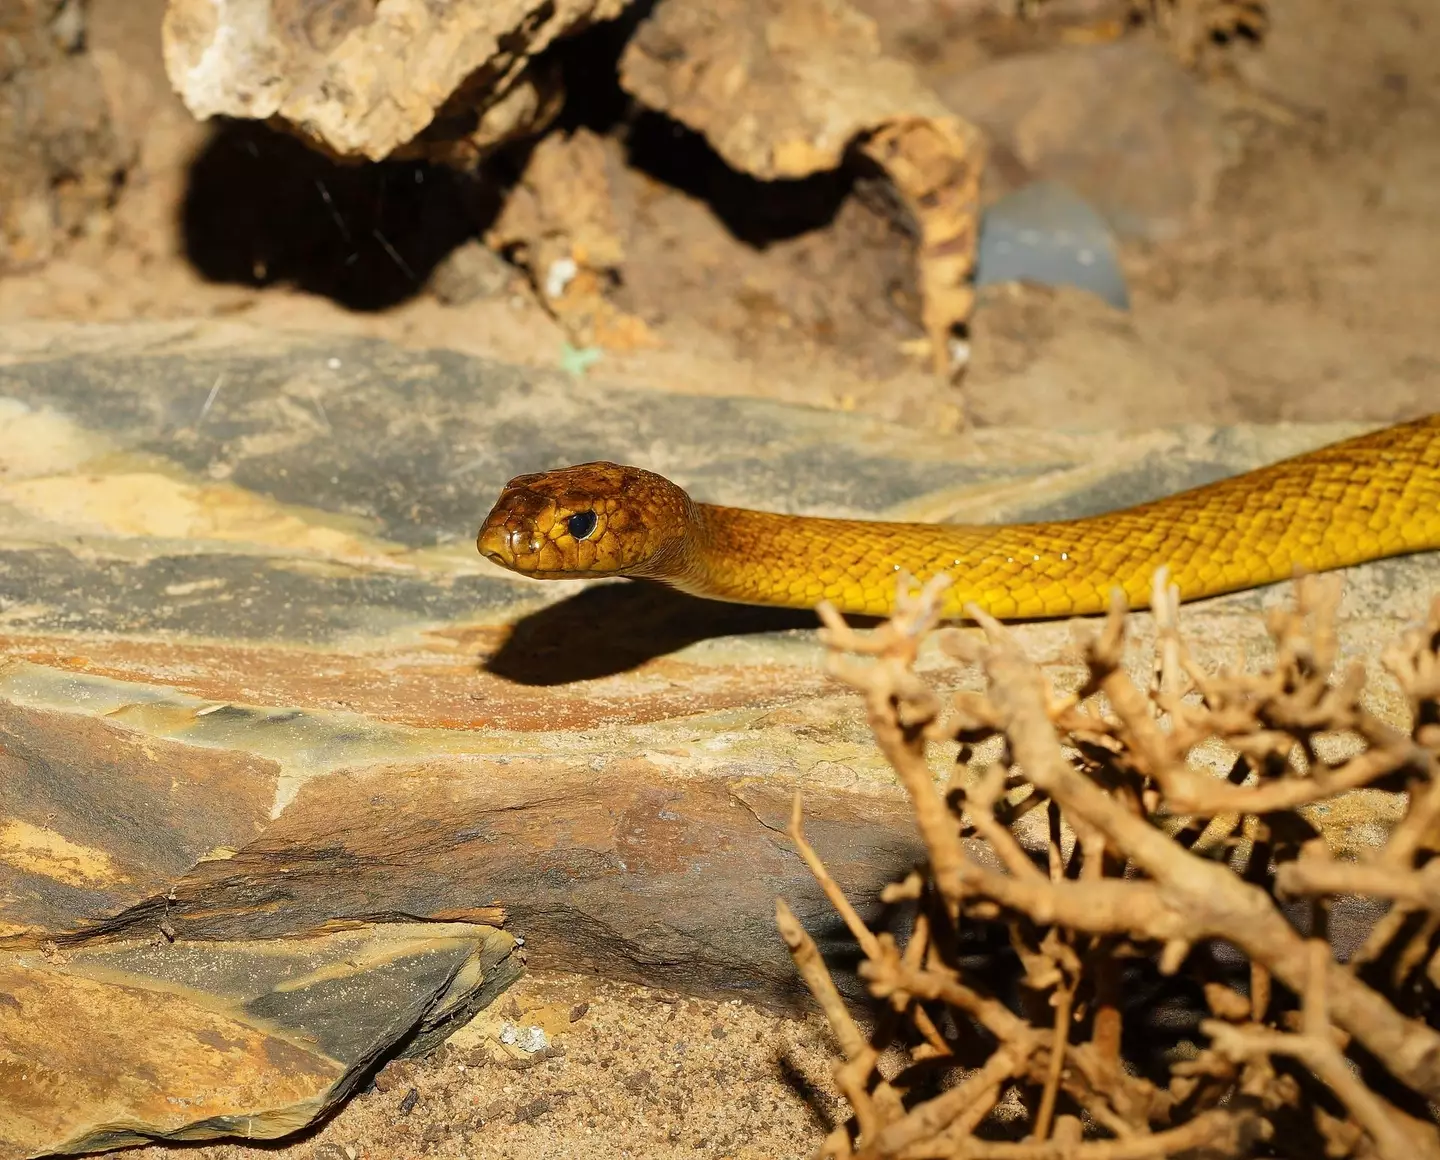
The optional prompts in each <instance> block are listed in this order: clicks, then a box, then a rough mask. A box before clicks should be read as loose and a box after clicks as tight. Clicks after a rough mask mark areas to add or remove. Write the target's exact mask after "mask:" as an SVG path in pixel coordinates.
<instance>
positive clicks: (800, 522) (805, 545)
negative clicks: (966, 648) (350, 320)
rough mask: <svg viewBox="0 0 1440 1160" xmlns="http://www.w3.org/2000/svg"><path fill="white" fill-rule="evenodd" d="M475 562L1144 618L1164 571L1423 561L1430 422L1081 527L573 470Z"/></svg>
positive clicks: (756, 591) (849, 607)
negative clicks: (746, 503)
mask: <svg viewBox="0 0 1440 1160" xmlns="http://www.w3.org/2000/svg"><path fill="white" fill-rule="evenodd" d="M477 546H478V547H479V550H480V552H481V553H482V554H483V555H484V556H486V557H487V558H489V559H490V560H492V561H494V562H495V563H497V564H500V565H501V566H502V567H505V568H508V569H511V570H512V571H515V572H519V573H521V574H523V575H527V576H532V577H536V578H540V579H558V578H567V579H573V578H577V577H594V576H636V577H644V578H647V579H651V580H659V581H663V582H665V583H668V584H671V585H673V586H675V587H677V588H680V589H682V590H684V591H686V592H691V593H694V594H695V595H698V596H707V597H711V598H712V599H718V600H729V601H736V602H740V603H746V604H767V605H777V606H782V607H789V608H809V607H813V606H814V605H815V604H817V603H819V602H820V601H821V600H829V601H830V602H831V603H833V604H834V605H835V606H836V607H837V608H839V609H840V610H841V611H842V612H849V613H860V614H871V615H877V616H881V615H886V614H888V613H889V612H890V611H891V609H892V608H893V606H894V600H895V592H896V587H897V585H896V576H897V573H899V572H901V571H904V572H908V573H910V574H911V575H912V576H915V577H917V578H918V579H920V580H925V579H927V578H929V577H931V576H934V575H936V574H937V573H941V572H943V573H945V574H947V575H948V576H949V577H950V578H951V580H952V585H951V587H950V589H949V590H948V591H947V592H946V594H945V597H944V601H945V607H944V611H945V613H946V615H947V616H949V617H952V618H953V617H959V616H961V615H962V614H963V610H964V608H965V606H966V605H967V604H969V603H971V602H973V603H975V604H977V605H979V606H980V607H981V608H982V609H984V610H985V611H986V612H988V613H990V614H991V615H992V616H996V617H999V618H1001V619H1017V618H1034V617H1056V616H1079V615H1086V614H1090V613H1097V612H1103V611H1104V610H1105V609H1106V608H1107V607H1108V605H1109V601H1110V594H1111V591H1112V590H1113V589H1115V588H1120V589H1122V590H1123V591H1124V594H1125V597H1126V600H1127V601H1128V603H1129V605H1130V606H1131V607H1132V608H1140V607H1144V606H1145V605H1146V604H1148V602H1149V598H1150V591H1151V584H1152V580H1153V577H1154V574H1155V571H1156V569H1157V568H1159V567H1160V566H1161V565H1166V566H1168V568H1169V572H1170V577H1171V580H1172V582H1173V583H1175V584H1177V585H1178V586H1179V589H1180V595H1181V599H1183V600H1195V599H1198V598H1201V597H1206V596H1217V595H1219V594H1221V593H1224V592H1234V591H1238V590H1241V589H1246V588H1255V587H1259V586H1261V585H1264V584H1270V583H1274V582H1276V581H1280V580H1286V579H1289V578H1290V577H1292V576H1294V575H1295V574H1296V573H1297V572H1320V571H1328V570H1330V569H1334V568H1343V567H1346V566H1348V565H1351V564H1359V563H1363V562H1364V561H1367V560H1377V559H1382V558H1385V557H1389V556H1399V555H1404V554H1407V553H1410V552H1419V551H1425V550H1429V549H1435V548H1440V415H1432V416H1428V417H1426V418H1422V419H1417V420H1415V421H1413V422H1409V423H1402V424H1399V425H1397V426H1393V427H1387V428H1385V429H1383V430H1380V431H1374V432H1371V433H1369V434H1366V435H1361V436H1358V437H1357V438H1354V439H1347V440H1345V441H1343V442H1340V443H1334V444H1331V445H1329V446H1327V447H1321V448H1319V449H1318V450H1315V451H1310V452H1307V453H1306V454H1304V455H1299V456H1296V457H1294V458H1292V459H1286V460H1283V461H1281V462H1279V463H1275V464H1272V465H1270V466H1268V467H1262V468H1260V469H1258V470H1256V471H1250V472H1246V473H1244V474H1242V475H1237V476H1233V477H1231V478H1228V479H1222V480H1220V481H1218V482H1216V483H1211V484H1207V485H1205V486H1203V487H1196V488H1192V489H1190V490H1188V491H1182V492H1176V493H1174V494H1173V495H1168V496H1165V497H1164V498H1162V499H1158V500H1154V501H1152V502H1150V503H1144V504H1140V505H1138V506H1136V507H1130V508H1125V509H1122V510H1118V511H1112V512H1107V513H1105V514H1103V515H1097V516H1090V517H1087V518H1084V519H1075V520H1059V521H1053V522H1048V523H1021V524H997V525H983V524H964V525H961V524H916V523H884V522H874V521H864V520H844V519H825V518H819V517H813V516H795V515H781V514H778V513H775V512H763V511H750V510H747V509H743V508H732V507H720V506H717V505H714V504H705V503H697V502H695V501H694V500H692V499H691V498H690V496H689V495H687V494H686V493H685V492H684V490H682V489H681V488H680V487H678V486H676V485H675V484H674V483H671V482H670V481H669V480H668V479H666V478H664V477H663V476H660V475H656V474H654V473H653V472H649V471H644V470H642V469H640V468H637V467H625V466H622V465H619V464H614V463H586V464H580V465H579V466H576V467H569V468H564V469H562V470H559V471H550V472H542V473H540V474H536V475H522V476H517V477H516V478H515V479H512V480H511V481H510V482H509V483H508V484H507V485H506V486H505V489H504V491H503V492H502V493H501V495H500V498H499V499H498V501H497V502H496V504H495V507H494V509H493V510H492V511H491V512H490V515H489V516H488V517H487V518H486V520H485V523H484V525H483V527H482V528H481V529H480V534H479V537H478V539H477Z"/></svg>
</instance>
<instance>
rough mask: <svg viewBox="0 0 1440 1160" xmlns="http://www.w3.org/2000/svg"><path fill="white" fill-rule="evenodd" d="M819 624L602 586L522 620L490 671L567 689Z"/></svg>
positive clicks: (654, 590)
mask: <svg viewBox="0 0 1440 1160" xmlns="http://www.w3.org/2000/svg"><path fill="white" fill-rule="evenodd" d="M819 623H820V622H819V619H818V618H817V617H816V615H815V613H813V612H811V611H809V610H805V609H798V610H797V609H787V608H758V607H752V606H750V605H745V604H727V603H724V602H723V601H719V600H705V599H702V598H701V597H698V596H690V595H688V594H686V593H684V592H677V591H675V589H673V588H667V587H665V586H664V585H661V584H654V583H651V582H649V581H645V580H627V581H623V582H618V583H613V584H598V585H595V586H594V587H591V588H587V589H585V590H584V591H583V592H580V593H578V594H576V595H575V596H571V597H569V598H567V599H565V600H561V601H558V602H557V603H555V604H550V605H547V606H546V607H544V608H541V609H539V610H537V611H535V612H532V613H530V614H529V615H527V616H524V617H522V618H521V619H520V620H518V621H516V622H515V624H514V626H513V627H512V629H511V632H510V636H509V638H508V639H507V640H506V641H505V643H504V644H503V645H501V647H500V648H499V649H498V650H497V651H496V652H495V653H494V654H493V655H492V656H491V657H490V658H489V659H488V660H486V661H485V662H484V663H483V665H482V667H483V668H484V670H485V671H486V672H488V673H492V674H494V675H495V676H497V677H502V678H504V679H505V680H508V681H514V682H516V683H517V684H522V685H566V684H570V683H571V682H572V681H591V680H595V679H597V678H600V677H611V676H615V675H616V674H618V673H624V672H629V671H630V670H632V669H636V668H639V667H640V666H641V665H643V664H644V663H645V662H646V661H651V660H655V659H656V658H658V657H662V656H666V655H668V654H670V653H673V652H678V651H679V650H680V649H682V648H685V647H686V646H687V645H692V644H695V643H697V642H699V641H702V640H713V639H715V638H716V637H724V636H753V635H756V634H759V633H767V632H792V631H795V630H799V629H813V628H816V627H818V626H819ZM855 623H857V624H865V623H874V621H873V620H870V619H869V618H866V619H865V620H863V621H861V620H856V621H855Z"/></svg>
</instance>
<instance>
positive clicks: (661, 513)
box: [475, 462, 693, 580]
mask: <svg viewBox="0 0 1440 1160" xmlns="http://www.w3.org/2000/svg"><path fill="white" fill-rule="evenodd" d="M692 512H693V505H692V504H691V501H690V497H689V496H688V495H686V494H685V492H684V491H682V490H681V489H680V488H679V487H677V486H676V485H675V484H673V483H671V482H670V481H669V480H668V479H666V478H665V477H664V476H663V475H656V474H655V473H654V472H651V471H644V470H642V469H641V468H638V467H626V466H623V465H621V464H618V463H603V462H602V463H581V464H579V465H577V466H575V467H565V468H561V469H560V470H558V471H542V472H537V473H536V474H533V475H517V476H516V477H515V478H514V479H512V480H511V481H510V482H509V483H507V484H506V485H505V488H504V490H503V491H502V492H501V493H500V498H499V499H498V500H496V501H495V506H494V507H493V508H492V509H491V510H490V514H489V515H488V516H486V517H485V522H484V524H482V525H481V527H480V534H479V536H478V537H477V538H476V541H475V543H476V547H477V548H479V550H480V554H481V555H482V556H484V557H485V558H486V559H488V560H491V561H492V562H494V563H496V564H499V565H500V566H501V567H502V568H508V569H510V570H511V571H512V572H519V573H521V574H522V575H525V576H532V577H535V578H536V579H541V580H562V579H578V578H583V577H587V576H649V577H653V578H657V579H659V578H663V577H665V576H666V575H667V574H668V572H669V571H670V568H671V567H672V566H673V564H674V562H675V560H676V558H677V557H678V556H679V555H680V554H681V553H683V551H684V542H685V535H686V530H687V527H688V526H689V523H690V519H691V515H692Z"/></svg>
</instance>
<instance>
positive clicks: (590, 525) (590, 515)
mask: <svg viewBox="0 0 1440 1160" xmlns="http://www.w3.org/2000/svg"><path fill="white" fill-rule="evenodd" d="M595 522H596V520H595V513H594V512H576V513H575V514H574V515H573V516H571V517H570V518H569V519H568V520H566V521H565V526H566V528H568V529H569V531H570V534H571V535H572V536H574V537H575V538H576V539H577V540H583V539H584V538H585V537H586V536H588V535H589V534H590V533H591V532H593V531H594V530H595Z"/></svg>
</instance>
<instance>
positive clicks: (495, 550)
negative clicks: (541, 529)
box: [475, 523, 543, 569]
mask: <svg viewBox="0 0 1440 1160" xmlns="http://www.w3.org/2000/svg"><path fill="white" fill-rule="evenodd" d="M475 546H476V547H477V548H479V549H480V554H481V555H482V556H484V557H485V558H486V559H487V560H490V561H492V562H494V563H496V564H499V565H500V566H501V567H502V568H510V569H520V568H523V567H524V561H525V560H526V559H527V558H533V557H534V556H535V554H536V553H537V552H539V551H540V548H541V547H542V546H543V541H542V540H541V538H540V537H539V536H538V535H536V534H535V532H534V529H527V528H525V527H523V526H522V527H514V526H511V525H509V524H503V523H487V524H486V525H485V526H484V527H483V528H481V529H480V535H479V537H478V538H477V539H476V541H475Z"/></svg>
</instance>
